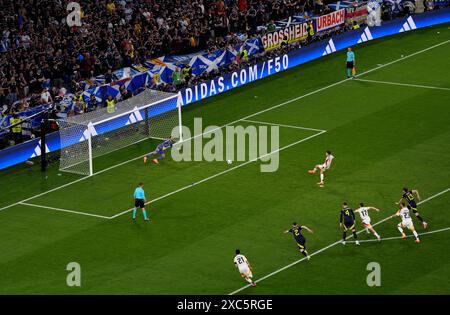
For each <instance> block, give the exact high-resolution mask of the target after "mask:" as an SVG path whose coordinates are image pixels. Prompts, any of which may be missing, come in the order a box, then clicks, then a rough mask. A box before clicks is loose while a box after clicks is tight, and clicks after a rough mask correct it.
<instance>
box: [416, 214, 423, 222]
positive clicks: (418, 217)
mask: <svg viewBox="0 0 450 315" xmlns="http://www.w3.org/2000/svg"><path fill="white" fill-rule="evenodd" d="M416 218H417V219H419V221H420V222H422V223H423V218H422V217H421V216H420V215H416Z"/></svg>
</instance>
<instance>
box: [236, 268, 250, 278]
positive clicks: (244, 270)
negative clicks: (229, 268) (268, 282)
mask: <svg viewBox="0 0 450 315" xmlns="http://www.w3.org/2000/svg"><path fill="white" fill-rule="evenodd" d="M239 272H240V273H241V275H242V276H243V277H250V278H251V277H253V275H252V272H251V271H250V268H248V266H239Z"/></svg>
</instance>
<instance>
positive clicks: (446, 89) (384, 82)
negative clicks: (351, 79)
mask: <svg viewBox="0 0 450 315" xmlns="http://www.w3.org/2000/svg"><path fill="white" fill-rule="evenodd" d="M355 80H356V81H361V82H369V83H380V84H389V85H399V86H406V87H416V88H422V89H433V90H443V91H450V88H445V87H439V86H429V85H420V84H410V83H398V82H389V81H377V80H367V79H355Z"/></svg>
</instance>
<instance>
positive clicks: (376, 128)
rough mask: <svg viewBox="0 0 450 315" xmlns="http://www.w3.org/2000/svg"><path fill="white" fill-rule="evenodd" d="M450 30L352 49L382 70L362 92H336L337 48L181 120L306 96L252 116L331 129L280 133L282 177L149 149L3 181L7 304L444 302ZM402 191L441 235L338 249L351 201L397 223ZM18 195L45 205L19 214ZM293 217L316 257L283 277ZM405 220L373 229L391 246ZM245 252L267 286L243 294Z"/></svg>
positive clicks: (1, 243)
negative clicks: (373, 269) (141, 212)
mask: <svg viewBox="0 0 450 315" xmlns="http://www.w3.org/2000/svg"><path fill="white" fill-rule="evenodd" d="M449 26H450V25H448V24H447V25H441V26H438V27H431V28H426V29H423V30H419V31H414V32H407V33H404V34H401V35H398V36H394V37H389V38H385V39H382V40H376V41H372V42H370V43H366V44H364V45H363V46H356V47H354V50H355V53H356V58H357V66H358V72H359V73H363V72H366V71H369V70H371V69H374V68H377V67H378V69H376V70H374V71H371V72H368V73H366V74H364V75H361V76H360V77H359V79H363V80H364V81H363V80H351V81H349V80H347V81H345V82H340V83H338V84H336V85H334V86H331V87H327V86H329V85H331V84H334V83H336V82H339V81H341V80H343V79H344V78H345V63H344V62H345V52H337V53H335V54H331V55H329V56H326V57H324V58H321V59H320V60H316V61H314V62H310V63H308V64H305V65H301V66H299V67H297V68H294V69H291V70H289V71H286V72H283V73H280V74H278V75H275V76H272V77H269V78H266V79H264V80H261V81H258V82H255V83H252V84H249V85H247V86H245V87H242V88H238V89H235V90H232V91H229V92H227V93H225V94H223V95H220V96H217V97H214V98H211V99H208V100H206V101H204V102H201V103H197V104H193V105H191V106H187V107H186V108H184V109H183V111H184V112H183V115H184V117H183V119H184V123H185V124H186V125H188V126H191V125H192V122H193V118H194V117H202V118H203V123H204V125H218V126H222V125H225V124H227V123H229V122H232V121H235V120H238V119H241V118H243V117H246V116H249V115H251V114H253V113H257V112H260V111H262V110H264V109H268V108H271V107H273V106H275V105H277V104H280V103H283V102H286V101H289V100H293V99H295V98H297V99H296V100H293V101H290V102H288V103H286V104H284V105H283V106H279V107H276V108H273V109H272V110H269V111H265V112H263V113H261V114H258V115H254V116H252V117H251V118H249V119H251V120H256V121H261V122H270V123H275V124H280V125H292V126H303V127H309V128H315V129H320V130H326V132H324V133H322V134H320V135H317V136H315V137H311V138H309V139H307V140H305V141H301V142H300V140H302V139H305V138H308V137H310V136H312V135H314V134H316V133H317V132H316V131H311V130H302V129H294V128H287V127H280V130H281V138H280V142H281V143H280V146H281V147H284V146H289V145H291V144H293V143H295V142H299V143H298V144H296V145H292V146H290V147H287V148H285V149H283V150H281V151H280V168H279V170H278V171H277V172H275V173H261V172H260V171H259V166H260V162H259V161H258V162H254V163H247V164H245V165H241V166H240V164H238V163H233V164H232V165H231V166H230V165H227V163H225V162H212V163H207V162H183V163H176V162H174V161H173V160H171V159H170V158H168V159H166V160H164V161H163V162H162V163H161V164H160V165H158V166H155V165H147V166H144V165H143V163H142V160H141V159H136V158H137V157H139V156H142V155H143V154H144V153H146V152H148V151H149V150H151V149H153V147H154V145H155V143H154V142H151V141H147V142H142V143H139V144H137V145H133V146H130V147H128V148H125V149H122V150H120V151H116V152H114V153H112V154H109V155H107V156H103V157H101V158H98V159H97V160H96V161H95V170H96V171H97V172H98V171H101V170H105V171H103V172H101V173H99V174H97V175H95V176H93V177H90V178H87V179H82V177H79V176H77V175H71V174H67V173H62V174H60V175H58V173H59V171H58V167H57V165H52V166H51V167H50V169H49V170H48V172H47V174H45V175H42V174H41V173H40V171H39V166H34V167H31V168H27V167H24V166H18V167H14V168H11V169H8V170H5V171H2V173H1V177H0V186H1V199H0V208H1V209H2V210H1V211H0V253H1V255H0V293H2V294H19V293H26V294H37V293H61V294H102V293H104V294H135V293H136V294H138V293H143V294H229V293H231V292H235V291H236V290H240V289H242V290H241V291H238V292H236V293H239V294H449V293H450V283H449V281H448V278H449V276H450V254H449V250H448V248H449V244H450V242H449V241H450V230H448V229H447V228H449V227H450V219H449V216H448V210H449V206H448V205H449V201H450V191H449V188H450V180H449V174H450V159H449V156H450V145H449V144H450V108H449V105H450V75H449V73H450V58H449V55H450V41H449V40H450V27H449ZM438 32H439V33H438ZM430 47H433V48H431V49H428V48H430ZM416 52H420V53H417V54H415V55H413V56H411V57H408V56H410V55H411V54H413V53H416ZM401 55H404V56H405V57H406V58H401ZM394 61H395V62H394ZM368 80H370V81H368ZM373 81H382V82H393V83H402V84H410V85H411V86H407V85H393V84H387V83H380V82H373ZM412 85H416V86H412ZM324 87H327V88H325V89H322V88H324ZM427 87H434V88H427ZM438 88H441V89H438ZM319 89H322V90H320V91H317V90H319ZM316 91H317V92H316ZM311 92H314V93H311ZM308 93H311V94H310V95H308V96H305V97H301V98H299V97H300V96H302V95H305V94H308ZM255 96H257V98H255ZM236 124H241V125H246V124H249V123H248V122H237V123H236ZM328 149H329V150H332V151H333V155H334V156H335V157H336V158H335V161H334V162H333V166H332V169H331V171H329V172H328V173H327V174H326V180H327V182H326V187H324V188H318V187H317V185H316V182H317V181H318V175H317V174H315V175H310V174H308V173H307V170H308V169H310V168H311V167H312V166H313V165H315V164H317V163H319V162H322V161H323V158H324V151H325V150H328ZM126 161H128V162H126ZM119 163H121V164H120V165H119V166H117V165H118V164H119ZM235 166H236V168H233V167H235ZM237 166H239V167H237ZM231 168H233V169H231ZM220 172H223V173H221V175H220V176H216V177H212V178H210V179H209V180H207V181H204V182H201V183H198V184H197V185H192V183H196V182H199V181H201V180H202V179H205V178H209V177H211V176H214V175H215V174H218V173H220ZM75 180H79V181H78V182H76V183H73V184H70V185H67V186H64V187H62V188H60V187H61V185H64V184H67V183H71V182H73V181H75ZM139 181H143V182H145V183H146V186H145V189H146V193H147V197H148V198H149V199H157V200H156V201H155V202H152V203H151V204H150V205H149V206H148V210H149V214H150V218H151V221H150V222H144V221H143V220H141V217H139V220H137V222H136V223H133V222H131V214H130V213H125V214H123V215H118V214H120V213H121V212H122V211H124V210H127V209H129V208H130V207H131V206H132V203H131V202H132V200H131V194H132V191H133V189H134V187H135V186H136V184H137V182H139ZM404 186H408V187H413V188H417V189H418V190H419V191H420V193H421V195H422V197H423V199H427V198H428V197H434V198H432V199H429V200H427V201H426V202H424V203H422V204H421V205H420V206H419V210H420V212H421V214H422V215H423V217H424V218H425V219H426V220H427V221H428V223H429V228H428V230H427V232H431V231H437V232H436V233H431V234H427V235H423V236H422V237H421V239H422V243H421V244H415V243H414V242H413V239H412V238H408V239H407V240H405V241H402V240H399V239H390V240H385V241H383V242H382V243H381V244H378V243H376V242H365V243H362V245H361V246H360V247H357V246H355V245H354V244H347V245H346V246H343V245H341V244H336V245H334V246H329V245H330V244H333V243H335V242H336V241H338V240H339V239H340V237H341V230H340V229H339V226H338V215H339V210H340V205H341V203H342V201H345V200H346V201H348V202H349V203H350V205H351V206H353V207H355V206H356V204H357V203H358V202H360V201H364V202H365V203H367V204H369V205H374V206H377V207H379V208H380V209H381V212H380V213H372V215H371V216H372V221H373V222H377V221H381V220H383V219H384V218H386V217H387V216H389V215H391V214H393V213H394V212H395V210H396V205H395V202H396V201H398V199H399V197H400V193H401V189H402V187H404ZM183 187H186V189H184V190H180V191H178V192H176V193H173V194H170V193H171V192H174V191H176V190H178V189H180V188H183ZM51 189H55V190H54V191H52V192H49V193H45V194H42V195H39V196H37V197H34V198H31V197H33V196H36V195H38V194H41V193H43V192H46V191H48V190H51ZM441 192H442V194H440V195H437V194H439V193H441ZM161 196H163V197H162V198H159V197H161ZM30 198H31V199H30ZM24 199H28V200H27V201H26V203H29V204H35V205H40V206H42V207H36V206H32V205H25V204H23V203H19V202H20V201H22V200H24ZM11 204H13V206H10V207H7V206H9V205H11ZM4 207H7V208H4ZM45 207H53V208H61V209H67V210H73V211H77V212H81V213H88V214H92V215H95V216H88V215H83V214H79V213H70V212H62V211H56V210H54V209H53V210H52V209H50V208H45ZM116 215H117V216H116ZM293 221H297V222H300V223H302V224H305V225H307V226H309V227H311V228H313V229H314V230H315V233H314V234H313V235H311V234H308V233H305V235H306V238H307V247H308V250H309V252H310V253H315V252H317V254H315V255H314V256H313V257H312V259H311V261H310V262H306V261H301V262H299V263H297V264H293V265H292V266H290V267H289V268H286V269H282V268H283V267H285V266H288V265H290V264H292V263H294V262H296V261H298V260H300V259H301V258H302V257H303V256H301V255H300V254H299V253H298V251H297V249H296V245H295V242H294V240H293V239H292V236H290V235H285V234H283V233H282V232H283V231H284V230H285V229H286V228H288V227H289V226H290V225H291V223H292V222H293ZM413 221H414V223H415V225H416V228H417V229H418V231H419V233H423V232H426V231H425V230H423V229H422V228H421V226H420V225H419V224H418V221H417V220H416V219H415V218H414V219H413ZM397 222H398V220H397V219H391V220H386V221H384V222H382V223H380V224H378V225H377V226H376V229H377V230H378V232H379V233H380V234H381V236H382V237H386V238H389V237H398V236H399V233H398V231H397V229H396V224H397ZM358 228H359V229H361V225H358ZM407 233H409V232H407ZM359 238H360V239H362V240H366V239H371V238H372V236H367V235H366V234H365V232H363V233H360V234H359ZM236 248H240V249H241V251H242V252H243V254H245V255H246V256H247V257H248V258H249V260H250V262H251V263H252V265H253V267H254V270H253V271H254V276H255V279H256V280H258V279H261V281H259V282H258V286H257V287H255V288H243V287H244V286H245V285H246V283H245V282H244V281H243V280H242V279H241V277H240V276H239V274H238V272H237V271H236V269H235V267H234V265H233V256H234V250H235V249H236ZM69 262H78V263H79V264H80V265H81V282H82V283H81V287H68V286H67V285H66V276H67V274H68V271H66V265H67V264H68V263H69ZM369 262H378V263H379V264H380V265H381V286H379V287H369V286H368V285H367V284H366V277H367V275H368V273H369V271H367V270H366V266H367V264H368V263H369Z"/></svg>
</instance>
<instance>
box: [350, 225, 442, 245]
mask: <svg viewBox="0 0 450 315" xmlns="http://www.w3.org/2000/svg"><path fill="white" fill-rule="evenodd" d="M448 230H450V227H446V228H443V229H439V230H433V231H428V232H423V233H418V234H419V236H421V235H427V234H434V233H439V232H445V231H448ZM413 236H414V235H407V236H406V237H413ZM399 238H402V237H401V236H392V237H385V238H381V240H382V241H390V240H397V239H399ZM355 242H356V241H348V243H355ZM359 242H360V243H368V242H378V240H377V239H370V240H360V241H359Z"/></svg>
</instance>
